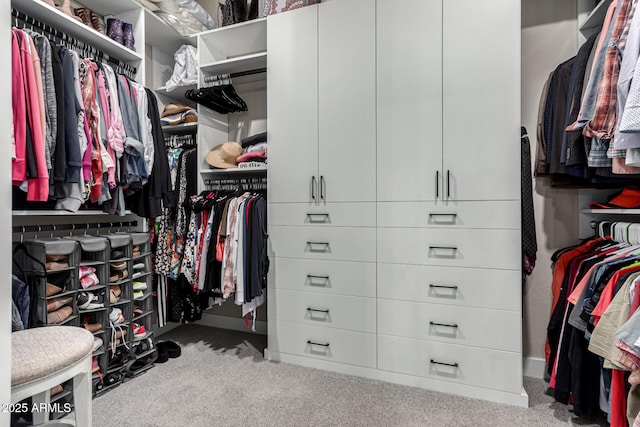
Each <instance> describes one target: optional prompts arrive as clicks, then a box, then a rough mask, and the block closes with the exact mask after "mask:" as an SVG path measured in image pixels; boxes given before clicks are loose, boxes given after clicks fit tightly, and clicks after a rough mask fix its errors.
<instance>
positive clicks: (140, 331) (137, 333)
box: [133, 323, 147, 341]
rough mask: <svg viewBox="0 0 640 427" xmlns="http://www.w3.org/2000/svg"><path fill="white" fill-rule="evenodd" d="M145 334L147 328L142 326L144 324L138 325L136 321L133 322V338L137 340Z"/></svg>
mask: <svg viewBox="0 0 640 427" xmlns="http://www.w3.org/2000/svg"><path fill="white" fill-rule="evenodd" d="M146 336H147V330H146V329H145V328H144V325H139V324H137V323H134V324H133V340H134V341H138V340H141V339H143V338H144V337H146Z"/></svg>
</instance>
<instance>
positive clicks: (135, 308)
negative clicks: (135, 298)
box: [133, 305, 144, 316]
mask: <svg viewBox="0 0 640 427" xmlns="http://www.w3.org/2000/svg"><path fill="white" fill-rule="evenodd" d="M142 313H144V311H143V310H142V309H141V308H140V307H139V306H137V305H134V306H133V315H134V316H140V315H141V314H142Z"/></svg>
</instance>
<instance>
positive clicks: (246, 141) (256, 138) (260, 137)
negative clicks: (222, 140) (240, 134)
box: [240, 132, 267, 148]
mask: <svg viewBox="0 0 640 427" xmlns="http://www.w3.org/2000/svg"><path fill="white" fill-rule="evenodd" d="M261 142H267V133H266V132H261V133H257V134H255V135H251V136H248V137H246V138H242V139H241V140H240V144H241V145H242V148H245V147H249V146H250V145H256V144H259V143H261Z"/></svg>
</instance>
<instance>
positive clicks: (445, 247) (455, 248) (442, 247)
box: [327, 243, 458, 252]
mask: <svg viewBox="0 0 640 427" xmlns="http://www.w3.org/2000/svg"><path fill="white" fill-rule="evenodd" d="M327 245H328V243H327ZM429 249H430V250H434V249H446V250H450V251H454V252H455V251H457V250H458V248H457V247H455V246H429Z"/></svg>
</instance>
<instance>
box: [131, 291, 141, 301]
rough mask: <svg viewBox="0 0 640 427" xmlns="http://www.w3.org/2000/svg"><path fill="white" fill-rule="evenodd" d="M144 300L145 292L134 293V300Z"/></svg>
mask: <svg viewBox="0 0 640 427" xmlns="http://www.w3.org/2000/svg"><path fill="white" fill-rule="evenodd" d="M143 298H144V291H134V292H133V299H135V300H141V299H143Z"/></svg>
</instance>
